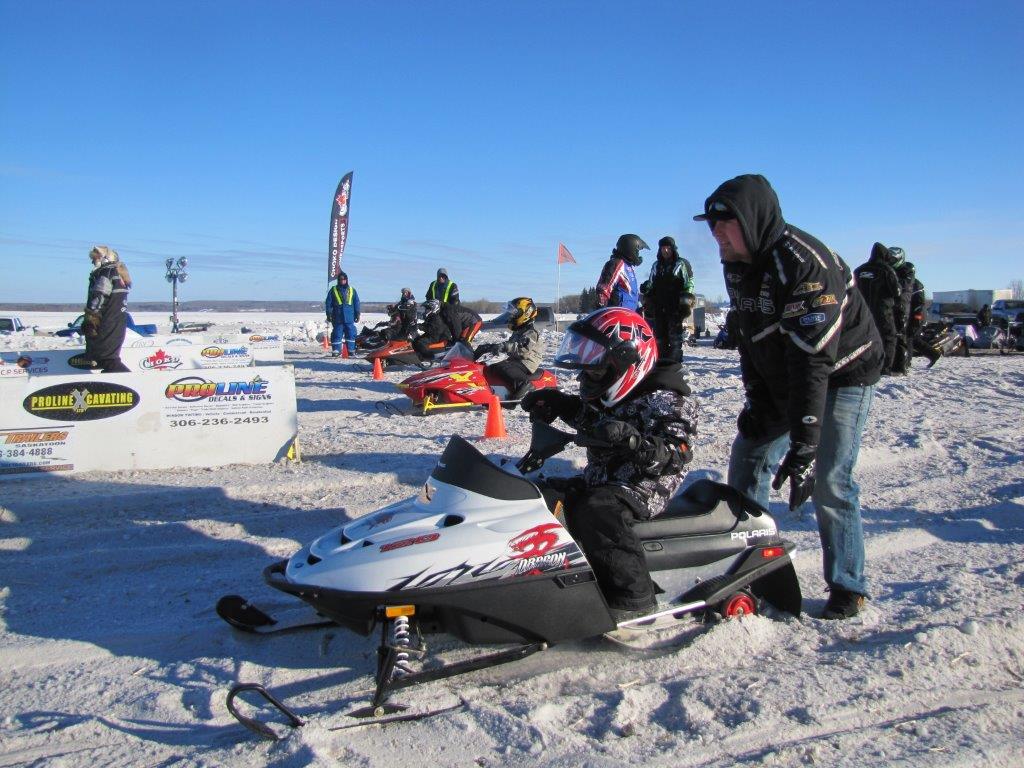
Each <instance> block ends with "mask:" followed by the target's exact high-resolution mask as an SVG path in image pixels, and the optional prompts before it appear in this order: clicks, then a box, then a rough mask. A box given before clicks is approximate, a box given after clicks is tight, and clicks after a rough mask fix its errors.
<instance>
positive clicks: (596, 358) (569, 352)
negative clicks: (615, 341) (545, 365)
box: [555, 323, 609, 371]
mask: <svg viewBox="0 0 1024 768" xmlns="http://www.w3.org/2000/svg"><path fill="white" fill-rule="evenodd" d="M608 346H609V345H608V338H607V337H606V336H605V335H604V334H602V333H601V332H600V331H598V330H597V329H595V328H593V327H591V326H590V325H589V324H587V323H573V324H572V325H570V326H569V330H567V331H566V332H565V337H564V338H563V339H562V346H560V347H559V348H558V353H557V354H556V355H555V365H557V366H558V367H559V368H571V369H574V370H594V371H597V370H601V369H603V368H605V367H606V366H607V365H608Z"/></svg>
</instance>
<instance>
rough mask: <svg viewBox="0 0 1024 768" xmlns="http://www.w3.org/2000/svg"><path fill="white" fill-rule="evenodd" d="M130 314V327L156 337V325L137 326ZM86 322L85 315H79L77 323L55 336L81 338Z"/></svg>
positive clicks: (145, 334) (143, 334)
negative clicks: (83, 325)
mask: <svg viewBox="0 0 1024 768" xmlns="http://www.w3.org/2000/svg"><path fill="white" fill-rule="evenodd" d="M127 314H128V327H129V328H130V329H131V330H133V331H135V332H136V333H137V334H139V335H140V336H155V335H156V323H146V324H144V325H136V324H135V320H133V319H132V315H131V312H129V313H127ZM84 321H85V315H79V316H78V317H76V318H75V322H73V323H68V327H67V328H61V329H60V330H59V331H54V333H53V335H54V336H81V335H82V323H83V322H84Z"/></svg>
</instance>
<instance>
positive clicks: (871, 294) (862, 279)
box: [853, 243, 906, 376]
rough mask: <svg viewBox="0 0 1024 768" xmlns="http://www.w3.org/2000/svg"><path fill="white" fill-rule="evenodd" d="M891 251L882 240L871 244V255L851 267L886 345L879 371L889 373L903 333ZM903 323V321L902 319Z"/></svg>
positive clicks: (884, 345)
mask: <svg viewBox="0 0 1024 768" xmlns="http://www.w3.org/2000/svg"><path fill="white" fill-rule="evenodd" d="M891 262H892V254H891V253H890V252H889V249H888V248H886V247H885V246H884V245H882V244H881V243H875V244H874V245H873V246H872V248H871V257H870V258H869V259H868V260H867V262H865V263H864V264H861V265H860V266H859V267H857V268H856V269H855V270H854V271H853V276H854V277H855V278H856V280H857V287H858V288H859V289H860V292H861V295H863V296H864V300H865V301H866V302H867V304H868V309H870V310H871V315H872V317H874V319H875V325H876V326H878V333H879V334H880V335H881V337H882V346H883V347H884V349H885V359H884V361H883V363H882V375H883V376H888V375H889V374H890V373H892V364H893V359H895V357H896V346H897V338H898V337H899V336H901V335H902V334H904V333H906V329H905V328H904V327H903V325H899V324H898V323H897V319H898V318H897V316H898V315H900V314H901V312H900V309H901V303H900V302H901V299H900V281H899V278H898V277H896V270H895V269H893V268H892V263H891ZM904 325H905V323H904Z"/></svg>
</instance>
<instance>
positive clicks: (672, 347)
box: [640, 237, 697, 362]
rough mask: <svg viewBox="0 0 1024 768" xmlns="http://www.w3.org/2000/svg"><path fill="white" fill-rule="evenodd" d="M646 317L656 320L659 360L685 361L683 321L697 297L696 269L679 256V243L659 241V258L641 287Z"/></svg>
mask: <svg viewBox="0 0 1024 768" xmlns="http://www.w3.org/2000/svg"><path fill="white" fill-rule="evenodd" d="M640 295H641V296H643V305H644V316H645V317H647V318H648V319H653V321H654V322H652V323H651V325H652V326H653V327H654V337H655V339H657V342H658V359H659V360H675V361H677V362H680V361H682V359H683V321H684V320H686V318H688V317H689V316H690V315H691V313H692V312H693V305H694V303H695V302H696V301H697V297H696V296H694V293H693V267H691V266H690V262H689V261H687V260H686V259H684V258H683V257H682V256H680V255H679V249H678V248H677V247H676V241H675V239H674V238H671V237H663V238H661V240H659V241H658V258H657V259H656V261H655V262H654V265H653V266H652V267H651V273H650V275H649V276H648V278H647V279H646V280H645V281H644V282H643V283H642V284H641V285H640Z"/></svg>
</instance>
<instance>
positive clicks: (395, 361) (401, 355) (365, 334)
mask: <svg viewBox="0 0 1024 768" xmlns="http://www.w3.org/2000/svg"><path fill="white" fill-rule="evenodd" d="M391 325H392V323H391V321H388V320H384V321H381V322H379V323H377V324H376V325H374V326H373V327H372V328H370V327H367V326H365V325H364V326H363V329H362V330H361V331H360V332H359V334H358V335H357V336H356V354H357V355H361V356H363V357H365V358H366V359H367V360H368V361H369V363H370V365H371V366H372V365H373V362H374V360H377V359H379V360H380V364H381V368H382V369H387V368H390V367H393V366H397V365H415V366H416V367H417V368H420V369H422V370H426V369H427V368H429V367H430V366H431V364H432V363H431V361H430V360H420V357H419V355H417V354H416V350H414V349H413V348H412V341H411V340H410V339H409V338H408V337H403V338H400V339H392V338H389V336H388V334H387V333H386V331H387V329H388V328H390V327H391Z"/></svg>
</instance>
